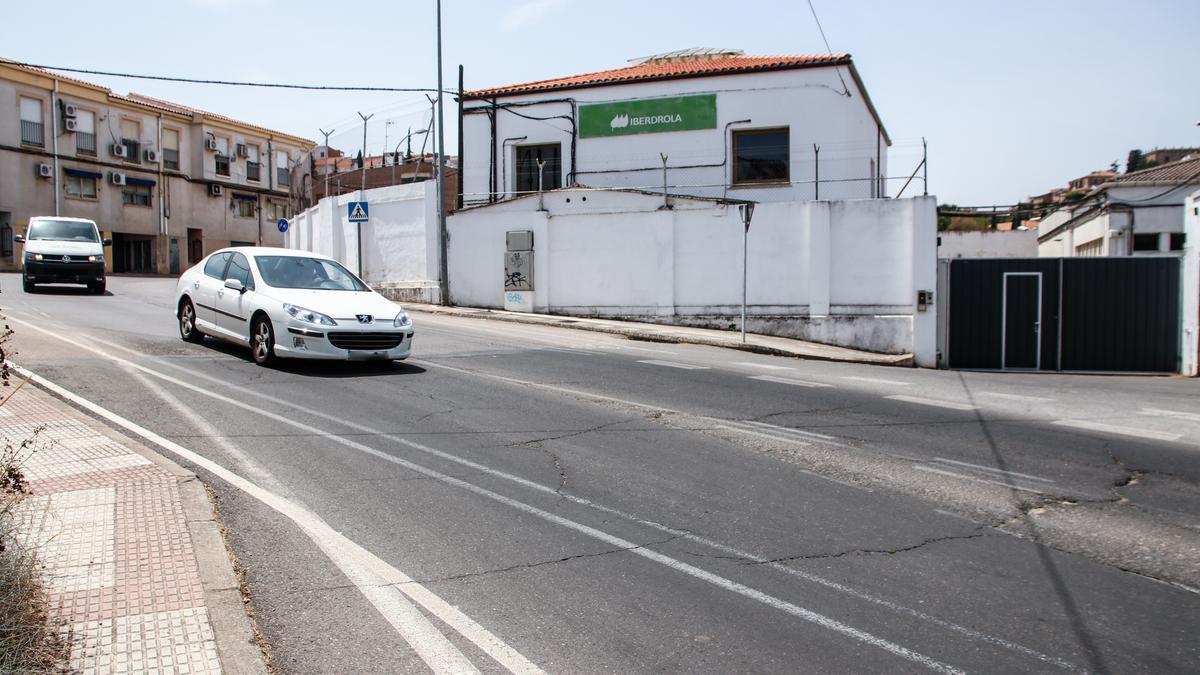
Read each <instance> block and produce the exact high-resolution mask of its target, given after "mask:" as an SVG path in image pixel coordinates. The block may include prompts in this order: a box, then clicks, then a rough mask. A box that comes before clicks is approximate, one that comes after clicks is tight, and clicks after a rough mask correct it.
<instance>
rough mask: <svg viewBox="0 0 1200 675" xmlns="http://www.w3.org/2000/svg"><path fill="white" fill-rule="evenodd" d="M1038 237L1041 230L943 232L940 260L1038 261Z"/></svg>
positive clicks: (939, 246)
mask: <svg viewBox="0 0 1200 675" xmlns="http://www.w3.org/2000/svg"><path fill="white" fill-rule="evenodd" d="M1037 237H1038V231H1037V230H1007V231H996V232H992V231H990V230H989V231H983V232H939V233H938V239H939V240H940V241H941V243H940V244H938V258H950V259H954V258H1036V257H1037V256H1038V241H1037ZM1056 245H1058V246H1061V242H1056Z"/></svg>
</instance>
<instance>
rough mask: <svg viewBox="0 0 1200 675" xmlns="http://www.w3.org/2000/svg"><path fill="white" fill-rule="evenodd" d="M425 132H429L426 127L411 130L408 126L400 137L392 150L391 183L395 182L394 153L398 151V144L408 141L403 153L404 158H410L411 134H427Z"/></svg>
mask: <svg viewBox="0 0 1200 675" xmlns="http://www.w3.org/2000/svg"><path fill="white" fill-rule="evenodd" d="M427 133H429V130H428V129H417V130H416V131H413V130H412V128H411V127H410V128H409V130H408V134H407V135H406V136H405V137H404V138H401V139H400V142H399V143H397V144H396V149H395V150H392V185H395V184H396V153H398V152H400V146H401V145H404V143H405V142H406V141H407V142H408V150H407V152H406V154H405V158H406V159H408V158H411V157H412V137H413V136H421V135H423V134H427ZM400 178H401V179H403V178H404V176H401V177H400Z"/></svg>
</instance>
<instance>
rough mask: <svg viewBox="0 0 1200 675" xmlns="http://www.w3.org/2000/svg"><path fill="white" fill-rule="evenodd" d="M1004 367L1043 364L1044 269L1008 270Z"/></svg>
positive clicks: (1005, 293) (1001, 357)
mask: <svg viewBox="0 0 1200 675" xmlns="http://www.w3.org/2000/svg"><path fill="white" fill-rule="evenodd" d="M1001 306H1002V308H1003V312H1004V318H1003V321H1002V322H1001V343H1000V359H1001V363H1002V367H1003V368H1004V369H1005V370H1009V369H1031V370H1036V369H1038V368H1040V367H1041V365H1042V349H1041V342H1042V340H1041V334H1042V273H1041V272H1006V273H1005V274H1004V299H1003V302H1002V303H1001Z"/></svg>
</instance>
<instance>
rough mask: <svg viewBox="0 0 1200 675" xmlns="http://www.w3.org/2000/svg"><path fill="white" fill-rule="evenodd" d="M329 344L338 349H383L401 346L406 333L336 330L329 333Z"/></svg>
mask: <svg viewBox="0 0 1200 675" xmlns="http://www.w3.org/2000/svg"><path fill="white" fill-rule="evenodd" d="M326 337H328V338H329V344H331V345H333V346H334V347H337V348H338V349H361V350H369V351H377V352H378V351H383V350H386V349H393V348H395V347H398V346H400V343H401V342H404V333H378V332H367V331H336V332H332V333H328V334H327V335H326Z"/></svg>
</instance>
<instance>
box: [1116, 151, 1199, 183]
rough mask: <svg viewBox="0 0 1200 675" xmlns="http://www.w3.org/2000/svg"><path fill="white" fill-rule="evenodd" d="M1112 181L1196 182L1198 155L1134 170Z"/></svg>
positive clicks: (1197, 180)
mask: <svg viewBox="0 0 1200 675" xmlns="http://www.w3.org/2000/svg"><path fill="white" fill-rule="evenodd" d="M1112 182H1113V183H1117V184H1120V183H1184V184H1186V183H1197V182H1200V157H1193V158H1190V159H1181V160H1179V161H1178V162H1171V163H1170V164H1163V165H1162V166H1154V167H1151V168H1149V169H1142V170H1141V171H1134V172H1133V173H1127V174H1124V175H1122V176H1118V177H1116V178H1114V179H1113V181H1112Z"/></svg>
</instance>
